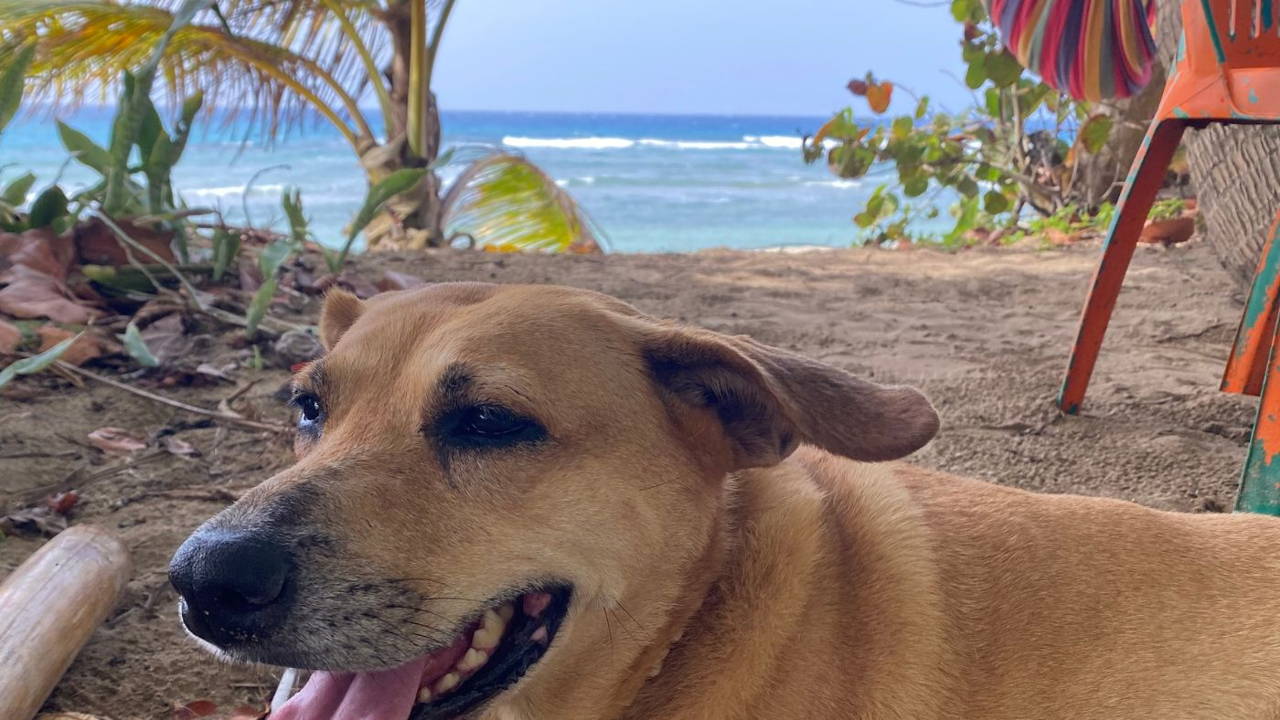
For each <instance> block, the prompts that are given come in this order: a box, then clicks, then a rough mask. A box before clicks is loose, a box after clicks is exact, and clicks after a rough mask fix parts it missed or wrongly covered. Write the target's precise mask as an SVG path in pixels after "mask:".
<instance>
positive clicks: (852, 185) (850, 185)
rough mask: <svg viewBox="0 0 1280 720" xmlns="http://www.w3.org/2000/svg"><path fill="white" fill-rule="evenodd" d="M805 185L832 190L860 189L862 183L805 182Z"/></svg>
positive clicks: (839, 181) (848, 181)
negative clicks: (830, 188)
mask: <svg viewBox="0 0 1280 720" xmlns="http://www.w3.org/2000/svg"><path fill="white" fill-rule="evenodd" d="M804 184H805V185H820V186H822V187H833V188H841V189H844V188H856V187H861V186H862V183H861V182H858V181H857V180H806V181H805V183H804Z"/></svg>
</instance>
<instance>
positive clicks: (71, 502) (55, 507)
mask: <svg viewBox="0 0 1280 720" xmlns="http://www.w3.org/2000/svg"><path fill="white" fill-rule="evenodd" d="M79 501H80V494H79V493H77V492H76V491H75V490H68V491H66V492H60V493H58V494H57V495H50V496H49V497H48V498H45V501H44V504H45V505H48V506H49V509H50V510H52V511H54V512H56V513H58V514H59V515H66V514H67V513H69V512H71V508H73V507H75V506H76V503H77V502H79Z"/></svg>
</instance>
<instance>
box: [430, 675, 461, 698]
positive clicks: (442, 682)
mask: <svg viewBox="0 0 1280 720" xmlns="http://www.w3.org/2000/svg"><path fill="white" fill-rule="evenodd" d="M461 681H462V676H461V675H459V674H458V673H456V672H451V673H449V674H448V675H445V676H444V677H442V678H440V679H439V680H437V681H436V687H435V693H436V694H437V695H443V694H444V693H447V692H449V691H450V690H452V689H454V688H456V687H458V683H459V682H461Z"/></svg>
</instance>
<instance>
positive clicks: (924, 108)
mask: <svg viewBox="0 0 1280 720" xmlns="http://www.w3.org/2000/svg"><path fill="white" fill-rule="evenodd" d="M928 114H929V96H928V95H925V96H924V97H922V98H920V102H919V103H918V104H917V105H916V119H917V120H923V119H924V117H925V116H926V115H928Z"/></svg>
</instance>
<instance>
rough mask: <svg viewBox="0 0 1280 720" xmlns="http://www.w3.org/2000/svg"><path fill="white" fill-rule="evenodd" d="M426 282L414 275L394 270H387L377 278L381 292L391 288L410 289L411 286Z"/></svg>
mask: <svg viewBox="0 0 1280 720" xmlns="http://www.w3.org/2000/svg"><path fill="white" fill-rule="evenodd" d="M426 284H427V281H426V280H423V279H422V278H420V277H418V276H416V275H410V274H408V273H402V272H396V271H394V270H387V271H386V272H384V273H382V277H381V278H379V279H378V283H377V285H378V289H379V290H381V291H382V292H389V291H391V290H411V289H413V288H418V287H422V286H423V285H426Z"/></svg>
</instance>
